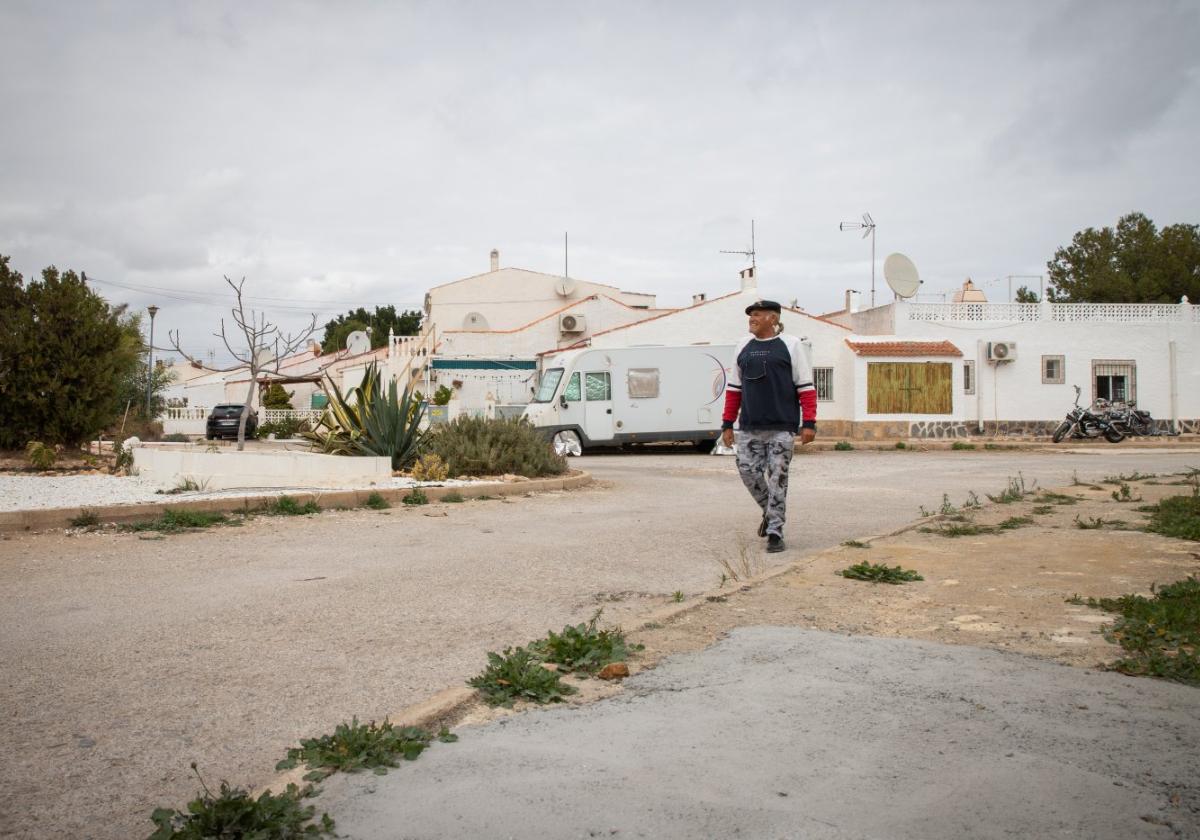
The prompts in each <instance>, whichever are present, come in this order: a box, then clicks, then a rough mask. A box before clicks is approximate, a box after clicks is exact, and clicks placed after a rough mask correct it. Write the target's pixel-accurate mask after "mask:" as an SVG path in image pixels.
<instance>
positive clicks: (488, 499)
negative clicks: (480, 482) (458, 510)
mask: <svg viewBox="0 0 1200 840" xmlns="http://www.w3.org/2000/svg"><path fill="white" fill-rule="evenodd" d="M499 498H500V497H499V496H489V495H488V494H487V493H484V494H483V495H482V496H476V497H475V501H477V502H494V501H496V500H497V499H499Z"/></svg>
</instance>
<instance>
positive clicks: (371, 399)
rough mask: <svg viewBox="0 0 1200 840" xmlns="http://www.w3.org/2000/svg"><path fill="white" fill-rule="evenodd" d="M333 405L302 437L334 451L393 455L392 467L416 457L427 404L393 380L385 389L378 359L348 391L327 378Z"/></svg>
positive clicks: (337, 453) (423, 434)
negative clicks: (358, 383)
mask: <svg viewBox="0 0 1200 840" xmlns="http://www.w3.org/2000/svg"><path fill="white" fill-rule="evenodd" d="M326 379H327V380H328V385H329V389H328V390H329V392H330V400H329V409H328V410H327V411H326V412H325V413H324V414H323V415H322V416H321V419H320V420H319V421H318V422H317V424H316V426H315V427H314V428H313V430H312V431H311V432H306V433H305V434H304V436H305V437H306V438H308V439H309V440H311V441H313V442H314V443H316V444H317V445H319V446H320V447H321V448H322V449H323V450H325V451H326V452H329V453H331V454H335V455H376V456H385V457H388V458H391V459H392V469H394V470H398V469H403V468H404V467H407V466H408V465H409V464H411V463H412V462H413V461H415V460H416V459H417V456H418V455H419V454H420V449H421V445H422V443H423V442H424V439H425V432H424V431H422V430H421V428H420V426H421V418H422V417H423V416H424V413H425V407H424V405H423V404H422V403H421V402H420V401H419V400H417V399H414V397H413V394H412V391H411V390H410V389H407V388H406V389H405V390H404V392H403V393H400V391H399V389H398V388H396V383H395V381H393V382H391V383H389V384H388V386H387V387H386V388H384V387H383V383H382V377H381V376H380V373H379V369H378V368H377V367H376V365H375V363H374V362H372V363H371V364H370V365H368V366H367V369H366V371H365V372H364V373H363V379H362V383H361V384H360V385H358V386H357V387H355V388H353V389H352V390H351V391H350V393H349V395H345V394H343V393H342V391H341V389H340V388H338V386H337V383H336V382H334V381H333V380H332V379H331V378H329V377H328V376H326Z"/></svg>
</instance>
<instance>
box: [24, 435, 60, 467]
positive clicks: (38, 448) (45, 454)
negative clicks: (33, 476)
mask: <svg viewBox="0 0 1200 840" xmlns="http://www.w3.org/2000/svg"><path fill="white" fill-rule="evenodd" d="M25 459H26V460H27V461H29V465H30V466H31V467H33V468H34V469H35V470H48V469H50V468H51V467H53V466H54V462H55V461H57V460H58V453H56V452H55V451H54V447H53V446H46V445H45V444H44V443H42V442H41V441H37V440H31V441H29V443H27V444H26V445H25Z"/></svg>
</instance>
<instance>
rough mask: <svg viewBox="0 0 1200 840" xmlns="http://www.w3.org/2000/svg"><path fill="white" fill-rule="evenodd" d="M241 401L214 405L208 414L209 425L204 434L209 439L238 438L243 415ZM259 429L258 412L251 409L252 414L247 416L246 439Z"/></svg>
mask: <svg viewBox="0 0 1200 840" xmlns="http://www.w3.org/2000/svg"><path fill="white" fill-rule="evenodd" d="M242 408H243V406H242V404H241V403H225V404H223V405H217V406H213V410H212V411H211V412H210V413H209V415H208V426H207V428H206V429H205V432H204V436H205V437H206V438H208V439H209V440H212V439H214V438H224V437H227V438H236V437H237V433H238V422H239V421H240V420H241V417H242ZM257 430H258V414H257V413H256V412H255V411H254V410H253V409H251V410H250V415H249V416H248V417H247V418H246V439H247V440H249V439H250V438H252V437H254V433H255V431H257Z"/></svg>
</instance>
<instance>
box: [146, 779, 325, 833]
mask: <svg viewBox="0 0 1200 840" xmlns="http://www.w3.org/2000/svg"><path fill="white" fill-rule="evenodd" d="M192 771H193V772H195V771H196V764H195V762H193V763H192ZM196 777H197V778H200V774H199V773H198V772H196ZM200 785H201V787H203V789H204V792H203V793H202V794H200V795H199V796H197V797H196V798H195V799H193V800H192V801H191V802H189V803H188V806H187V810H186V811H176V810H174V809H172V808H155V809H154V813H153V814H151V815H150V820H151V821H152V822H153V823H154V824H155V825H156V826H158V829H157V830H156V831H155V832H154V833H153V834H151V835H150V837H149V840H225V839H226V838H228V840H253V838H258V840H287V838H300V837H321V836H325V835H328V836H336V835H335V834H334V833H333V827H334V823H333V820H332V819H331V818H330V816H329V815H328V814H322V815H321V819H320V821H319V822H312V819H313V817H314V816H315V814H316V808H315V807H314V806H312V805H307V806H305V805H302V804H301V800H303V799H304V798H306V797H308V796H312V795H313V794H314V793H315V791H314V790H313V788H312V786H311V785H308V786H306V787H304V788H299V787H297V786H296V785H288V786H287V788H286V789H285V790H284V792H283V793H281V794H278V795H275V794H272V793H271V791H269V790H268V791H266V792H265V793H263V794H262V795H261V796H259V797H258V798H257V799H255V798H254V797H252V796H251V795H250V794H249V793H248V792H247V791H245V790H242V789H241V788H234V787H230V786H229V783H228V782H221V787H220V791H219V793H218V794H217V795H216V796H213V794H212V792H211V791H210V790H209V789H208V785H206V784H204V779H202V778H200Z"/></svg>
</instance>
